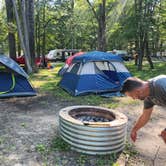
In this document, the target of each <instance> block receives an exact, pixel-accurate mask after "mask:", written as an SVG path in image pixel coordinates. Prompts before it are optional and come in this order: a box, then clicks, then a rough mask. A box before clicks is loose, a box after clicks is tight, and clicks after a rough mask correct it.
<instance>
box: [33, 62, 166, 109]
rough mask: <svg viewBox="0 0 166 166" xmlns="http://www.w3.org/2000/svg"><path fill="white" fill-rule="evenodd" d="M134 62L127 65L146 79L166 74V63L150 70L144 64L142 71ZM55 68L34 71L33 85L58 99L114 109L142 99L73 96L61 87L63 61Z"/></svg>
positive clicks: (137, 102) (135, 103)
mask: <svg viewBox="0 0 166 166" xmlns="http://www.w3.org/2000/svg"><path fill="white" fill-rule="evenodd" d="M133 63H134V62H133V61H132V62H127V63H126V66H127V68H128V69H129V71H130V72H131V73H132V75H133V76H136V77H139V78H142V79H144V80H146V79H149V78H151V77H154V76H156V75H159V74H166V71H165V65H166V63H164V62H163V63H155V64H154V65H155V69H153V70H150V69H149V66H148V64H144V67H143V70H142V71H137V68H136V66H134V65H133ZM54 66H55V67H54V68H53V69H40V70H39V72H38V73H34V74H33V75H31V76H30V81H31V82H32V85H33V86H34V87H35V88H36V89H38V91H39V93H40V92H49V93H50V94H52V95H53V96H54V97H55V98H56V99H58V101H63V102H66V101H67V102H73V104H78V105H79V104H80V105H82V104H84V105H95V106H102V107H106V108H111V109H114V108H116V107H123V106H127V105H133V106H134V105H138V104H139V103H140V101H138V100H132V99H131V98H128V97H114V98H103V97H101V96H99V95H95V94H90V95H86V96H77V97H73V96H71V95H70V94H69V93H67V92H66V91H64V90H63V89H62V88H60V87H59V85H58V83H59V81H60V79H61V77H60V76H58V74H57V73H58V71H59V69H60V68H61V67H62V66H63V63H59V64H54Z"/></svg>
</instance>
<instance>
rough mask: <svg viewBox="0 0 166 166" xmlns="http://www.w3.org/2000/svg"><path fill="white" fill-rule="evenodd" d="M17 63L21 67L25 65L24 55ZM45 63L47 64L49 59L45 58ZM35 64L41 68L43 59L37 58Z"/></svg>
mask: <svg viewBox="0 0 166 166" xmlns="http://www.w3.org/2000/svg"><path fill="white" fill-rule="evenodd" d="M16 62H17V63H18V64H20V65H25V58H24V55H21V56H19V57H17V58H16ZM45 62H46V63H47V62H48V60H47V58H45ZM35 64H36V66H37V67H41V66H42V57H41V56H40V57H36V58H35Z"/></svg>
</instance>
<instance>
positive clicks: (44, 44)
mask: <svg viewBox="0 0 166 166" xmlns="http://www.w3.org/2000/svg"><path fill="white" fill-rule="evenodd" d="M45 6H46V1H44V6H43V37H42V62H43V64H42V66H43V67H46V66H47V64H46V61H45V49H46V47H45V46H46V26H45V17H46V16H45V12H46V9H45Z"/></svg>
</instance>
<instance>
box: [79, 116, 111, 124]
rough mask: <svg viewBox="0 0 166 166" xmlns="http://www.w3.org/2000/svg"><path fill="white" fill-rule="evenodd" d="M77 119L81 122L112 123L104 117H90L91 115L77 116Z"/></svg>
mask: <svg viewBox="0 0 166 166" xmlns="http://www.w3.org/2000/svg"><path fill="white" fill-rule="evenodd" d="M76 119H78V120H80V121H82V122H83V121H87V122H110V121H112V120H110V119H107V118H104V117H98V116H92V115H91V116H90V115H78V116H76Z"/></svg>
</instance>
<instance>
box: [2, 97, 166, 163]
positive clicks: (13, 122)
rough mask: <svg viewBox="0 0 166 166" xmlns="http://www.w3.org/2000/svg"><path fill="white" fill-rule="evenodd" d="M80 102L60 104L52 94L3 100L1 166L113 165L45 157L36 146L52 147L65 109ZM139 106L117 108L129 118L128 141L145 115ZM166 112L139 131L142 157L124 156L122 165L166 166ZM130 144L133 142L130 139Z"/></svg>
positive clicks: (54, 154) (72, 156)
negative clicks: (163, 132) (164, 138)
mask: <svg viewBox="0 0 166 166" xmlns="http://www.w3.org/2000/svg"><path fill="white" fill-rule="evenodd" d="M76 104H79V103H73V102H67V101H59V100H58V99H57V98H54V97H53V96H51V95H49V94H40V95H38V96H36V97H29V98H11V99H1V100H0V165H2V166H44V165H49V166H53V165H57V166H61V165H64V166H78V165H81V164H82V165H85V166H88V165H89V166H93V165H95V166H96V165H103V166H106V165H110V163H108V162H106V163H104V161H106V160H107V159H108V157H107V156H106V157H102V159H100V158H99V157H97V156H85V155H82V154H80V153H77V152H73V151H67V152H61V151H58V150H57V151H51V152H49V153H48V155H47V154H45V155H42V153H40V152H39V151H38V150H37V148H36V147H39V148H42V145H44V146H46V147H47V146H48V147H49V146H50V143H51V141H52V140H53V139H54V138H55V137H56V136H57V135H58V112H59V110H60V109H61V108H63V107H66V106H71V105H76ZM84 104H86V103H84ZM141 107H142V105H141V103H140V104H139V105H126V106H125V107H123V108H121V107H119V108H117V110H119V111H120V112H123V113H124V114H126V115H127V116H128V117H129V127H128V138H129V131H130V129H131V125H132V124H133V123H134V121H135V120H136V119H137V116H138V115H139V114H140V113H141ZM165 119H166V113H165V110H164V109H162V108H159V107H156V110H155V111H154V114H153V116H152V120H151V121H150V122H149V123H148V125H147V126H146V127H145V128H144V129H142V130H141V131H140V132H139V136H138V137H139V138H138V141H137V142H136V143H135V145H134V147H135V149H136V150H137V151H138V152H139V154H138V155H136V156H134V157H130V156H129V157H130V159H128V158H127V157H126V155H124V154H120V156H119V157H118V159H117V160H118V163H119V165H121V166H122V165H129V166H130V165H133V166H136V165H140V166H142V165H143V164H144V165H145V166H151V165H152V166H153V165H156V166H160V165H161V166H164V165H166V145H165V144H164V143H163V141H162V140H161V138H159V137H158V134H159V133H160V131H161V130H162V129H163V128H165V127H166V125H165ZM128 141H129V143H131V142H130V139H128Z"/></svg>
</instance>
